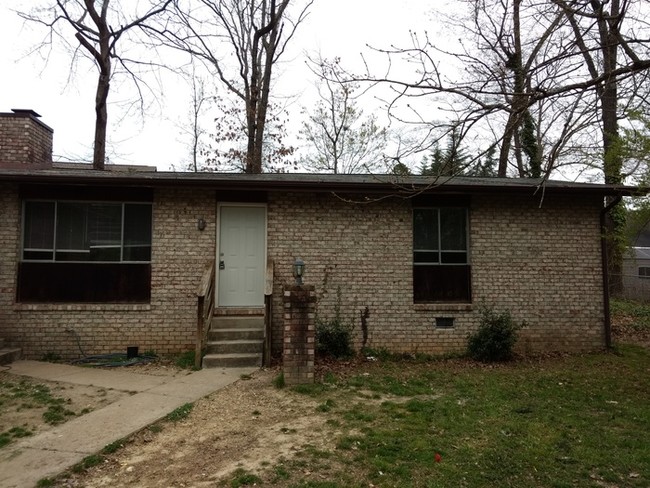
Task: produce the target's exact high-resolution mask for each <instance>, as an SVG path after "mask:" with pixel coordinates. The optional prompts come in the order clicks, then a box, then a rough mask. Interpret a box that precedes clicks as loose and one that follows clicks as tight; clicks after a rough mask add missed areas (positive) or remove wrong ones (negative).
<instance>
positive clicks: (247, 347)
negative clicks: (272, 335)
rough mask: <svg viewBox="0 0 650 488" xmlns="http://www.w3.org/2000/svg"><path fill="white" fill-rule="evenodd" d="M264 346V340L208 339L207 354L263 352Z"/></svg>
mask: <svg viewBox="0 0 650 488" xmlns="http://www.w3.org/2000/svg"><path fill="white" fill-rule="evenodd" d="M263 347H264V341H262V340H256V341H248V340H234V341H208V343H207V344H206V350H207V354H232V353H236V354H240V353H247V354H262V350H263Z"/></svg>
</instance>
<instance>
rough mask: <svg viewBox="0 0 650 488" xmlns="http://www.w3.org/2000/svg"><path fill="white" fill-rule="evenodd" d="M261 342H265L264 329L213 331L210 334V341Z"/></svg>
mask: <svg viewBox="0 0 650 488" xmlns="http://www.w3.org/2000/svg"><path fill="white" fill-rule="evenodd" d="M237 340H239V341H261V340H264V329H261V328H256V329H212V330H210V332H209V333H208V341H210V342H212V341H237Z"/></svg>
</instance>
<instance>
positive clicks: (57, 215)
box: [20, 198, 153, 264]
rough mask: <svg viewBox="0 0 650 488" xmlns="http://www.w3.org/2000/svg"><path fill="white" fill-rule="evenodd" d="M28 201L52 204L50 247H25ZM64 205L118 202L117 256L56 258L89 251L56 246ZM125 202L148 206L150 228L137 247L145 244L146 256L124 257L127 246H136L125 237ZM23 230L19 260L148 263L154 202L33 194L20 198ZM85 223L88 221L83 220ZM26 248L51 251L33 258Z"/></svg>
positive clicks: (151, 239)
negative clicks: (46, 196) (110, 257)
mask: <svg viewBox="0 0 650 488" xmlns="http://www.w3.org/2000/svg"><path fill="white" fill-rule="evenodd" d="M29 203H41V204H53V205H54V208H53V214H54V215H53V221H52V244H51V247H50V248H38V249H33V248H26V247H25V242H26V240H27V232H28V229H27V227H26V222H27V210H26V209H27V206H28V204H29ZM61 205H63V206H66V205H82V206H83V205H85V206H93V205H95V206H101V205H104V206H113V207H115V206H118V205H119V206H120V223H119V225H120V232H119V233H120V243H119V249H120V252H119V259H57V253H65V252H68V253H73V252H75V251H76V254H77V255H79V254H84V253H90V249H88V250H86V249H78V250H74V249H70V248H64V247H59V243H58V242H57V237H58V233H59V232H60V231H61V229H59V227H58V224H59V219H60V212H59V208H60V206H61ZM127 206H131V207H132V208H135V207H136V206H137V207H145V206H146V207H148V208H149V218H148V225H149V229H148V232H147V234H148V235H147V238H148V239H145V243H144V244H141V245H140V246H139V247H145V248H148V252H147V254H148V255H147V258H145V259H142V258H141V259H125V254H129V253H128V252H125V249H126V248H133V247H138V246H136V245H133V244H128V243H127V242H126V240H125V227H126V226H127V222H126V215H127ZM22 223H23V225H22V233H21V246H20V250H21V253H20V261H21V262H40V263H60V262H67V263H111V264H115V263H151V248H152V241H153V205H152V203H151V202H147V201H110V200H108V201H107V200H63V199H56V200H51V199H36V198H29V199H25V200H23V202H22ZM86 223H87V221H86ZM95 247H101V246H95ZM105 247H117V246H115V245H111V246H105ZM26 252H34V253H38V252H40V253H43V254H45V253H51V258H49V259H46V258H36V257H26Z"/></svg>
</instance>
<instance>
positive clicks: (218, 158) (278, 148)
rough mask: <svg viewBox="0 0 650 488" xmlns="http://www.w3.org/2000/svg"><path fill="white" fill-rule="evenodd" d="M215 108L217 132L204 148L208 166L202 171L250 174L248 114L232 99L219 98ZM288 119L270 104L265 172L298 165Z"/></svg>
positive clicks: (205, 163) (262, 152) (204, 165)
mask: <svg viewBox="0 0 650 488" xmlns="http://www.w3.org/2000/svg"><path fill="white" fill-rule="evenodd" d="M214 108H215V117H214V126H213V130H214V131H213V132H210V133H208V134H207V136H208V137H207V138H206V139H207V140H208V141H209V142H207V143H206V144H205V145H203V146H202V148H201V151H200V152H201V156H202V157H203V159H204V163H203V164H202V165H201V166H200V167H199V170H200V171H234V172H246V164H247V161H248V157H247V156H248V151H247V142H248V138H247V137H246V114H245V112H244V111H243V109H242V107H241V105H239V104H237V103H236V101H234V100H232V99H230V98H223V97H215V99H214ZM287 118H288V115H287V113H286V112H285V111H283V110H281V109H277V108H276V107H275V106H274V105H273V104H269V107H268V110H267V117H266V121H265V130H264V137H263V139H262V148H261V154H262V172H264V173H283V172H284V171H285V170H286V169H287V168H289V167H293V166H295V161H293V159H292V156H293V154H294V152H295V147H293V146H292V145H290V144H289V143H288V142H287V131H286V127H287V121H288V120H287Z"/></svg>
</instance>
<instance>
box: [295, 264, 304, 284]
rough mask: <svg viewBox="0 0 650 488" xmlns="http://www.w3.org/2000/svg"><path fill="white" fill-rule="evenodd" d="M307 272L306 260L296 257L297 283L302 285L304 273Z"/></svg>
mask: <svg viewBox="0 0 650 488" xmlns="http://www.w3.org/2000/svg"><path fill="white" fill-rule="evenodd" d="M304 273H305V262H304V261H303V260H302V259H300V258H296V260H295V261H294V262H293V277H294V278H295V279H296V285H302V275H303V274H304Z"/></svg>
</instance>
